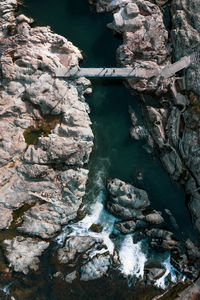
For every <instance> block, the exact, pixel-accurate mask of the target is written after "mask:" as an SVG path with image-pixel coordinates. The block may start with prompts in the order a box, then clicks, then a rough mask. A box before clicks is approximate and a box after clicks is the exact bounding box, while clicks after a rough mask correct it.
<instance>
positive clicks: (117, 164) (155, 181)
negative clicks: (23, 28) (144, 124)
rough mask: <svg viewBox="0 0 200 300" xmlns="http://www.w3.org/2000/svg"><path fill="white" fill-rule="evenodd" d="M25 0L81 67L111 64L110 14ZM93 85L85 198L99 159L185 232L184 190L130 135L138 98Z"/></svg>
mask: <svg viewBox="0 0 200 300" xmlns="http://www.w3.org/2000/svg"><path fill="white" fill-rule="evenodd" d="M24 4H25V5H26V8H25V9H24V11H25V13H26V14H27V15H29V16H31V17H33V18H34V19H35V25H49V26H51V28H52V29H53V30H54V31H55V32H56V33H58V34H61V35H63V36H65V37H66V38H67V39H69V40H70V41H72V42H73V43H74V44H75V45H76V46H78V47H79V48H80V49H81V50H82V52H83V56H84V60H83V62H82V65H83V66H115V65H116V61H115V51H116V48H117V46H118V45H119V44H120V42H121V41H120V40H119V39H117V38H116V37H114V36H113V34H112V32H111V30H109V29H107V28H106V24H107V23H109V22H111V16H110V15H109V14H96V12H95V10H94V7H92V6H89V5H88V2H87V0H76V1H75V0H74V1H72V0H59V1H57V2H55V1H53V0H43V1H40V0H25V1H24ZM92 85H93V94H92V96H89V97H88V98H87V101H88V103H89V105H90V108H91V115H90V117H91V119H92V122H93V126H92V128H93V132H94V134H95V151H94V153H93V155H92V157H91V162H90V165H89V168H90V181H89V185H88V197H86V200H87V199H89V198H90V194H91V193H90V192H91V189H92V185H93V181H92V180H93V178H94V174H95V173H96V172H97V171H98V168H99V161H102V159H103V160H104V162H105V163H104V168H105V169H106V174H107V176H108V177H118V178H120V179H122V180H125V181H128V182H131V183H133V184H136V185H137V186H139V187H142V188H144V189H146V191H147V192H148V194H149V197H150V200H151V203H152V207H153V208H156V209H160V210H163V209H164V208H169V209H170V210H171V211H172V212H173V214H174V216H175V218H176V220H177V222H178V224H179V226H180V228H181V232H182V233H183V236H190V235H191V233H192V232H193V229H192V226H191V221H190V216H189V213H188V211H187V209H186V207H185V204H184V202H185V194H184V191H183V189H182V188H181V187H180V186H177V185H175V184H174V183H172V181H171V180H170V178H169V177H168V175H167V173H166V172H165V170H164V169H163V168H162V166H161V163H160V161H159V160H158V159H157V158H155V157H152V156H151V155H149V154H147V153H146V152H145V150H144V149H143V148H142V144H143V143H142V142H138V141H134V140H132V139H131V138H130V136H129V128H130V119H129V115H128V106H129V105H131V106H132V107H133V108H134V110H135V111H136V112H137V114H138V116H139V118H140V108H139V105H138V100H137V98H136V97H133V96H131V95H130V93H129V91H128V90H127V89H126V88H125V87H124V86H123V83H122V82H121V81H116V80H106V81H105V80H95V81H92ZM101 165H102V162H101ZM138 170H140V171H141V172H142V173H143V175H144V181H143V182H138V181H137V179H136V173H137V171H138ZM93 192H94V191H93ZM92 195H93V193H92ZM90 201H92V199H90Z"/></svg>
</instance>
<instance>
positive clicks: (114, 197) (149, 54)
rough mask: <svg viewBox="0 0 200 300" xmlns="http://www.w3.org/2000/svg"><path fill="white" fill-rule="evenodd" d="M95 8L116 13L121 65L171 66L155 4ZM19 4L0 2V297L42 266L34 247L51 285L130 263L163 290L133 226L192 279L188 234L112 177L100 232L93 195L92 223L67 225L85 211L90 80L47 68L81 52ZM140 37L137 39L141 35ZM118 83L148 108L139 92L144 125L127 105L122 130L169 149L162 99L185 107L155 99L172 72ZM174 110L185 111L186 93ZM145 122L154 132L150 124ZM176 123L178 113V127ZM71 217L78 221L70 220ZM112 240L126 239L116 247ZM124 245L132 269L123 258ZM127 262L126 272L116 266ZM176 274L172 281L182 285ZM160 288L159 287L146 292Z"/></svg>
mask: <svg viewBox="0 0 200 300" xmlns="http://www.w3.org/2000/svg"><path fill="white" fill-rule="evenodd" d="M157 2H158V1H157ZM159 2H160V1H159ZM99 4H100V5H99ZM99 4H98V5H99V6H98V8H99V10H102V9H103V10H104V9H106V10H108V11H112V12H114V21H113V23H112V24H110V25H109V27H110V28H112V29H113V30H115V31H116V32H117V33H119V34H121V35H123V37H124V43H123V45H122V46H121V47H120V48H119V50H118V52H117V53H118V61H119V62H120V63H121V64H122V65H124V66H128V65H133V64H134V63H137V66H139V67H140V68H142V69H144V70H148V72H150V73H151V72H152V70H153V71H156V72H157V71H158V70H159V69H160V68H162V67H164V66H166V65H168V64H169V63H170V61H171V57H172V51H171V46H170V45H168V42H169V39H168V33H167V30H166V29H165V27H164V24H163V19H162V13H161V11H160V9H159V8H158V6H156V5H154V4H152V3H150V2H147V1H135V3H134V5H133V3H131V1H121V2H120V1H112V2H111V1H100V2H99ZM102 4H103V6H102ZM108 4H109V5H108ZM17 5H18V4H17V1H16V0H3V1H0V24H1V31H0V70H1V73H0V76H1V89H0V99H1V109H0V122H1V128H0V133H1V143H0V192H1V199H0V206H1V212H0V215H1V220H0V228H1V230H2V231H1V247H2V249H3V255H4V263H2V265H1V266H0V270H1V274H2V275H1V276H2V277H1V278H2V279H3V280H4V277H6V283H7V280H9V282H10V283H9V284H10V285H9V286H8V285H5V287H4V288H3V289H2V288H1V287H0V288H1V291H0V294H1V293H2V294H3V295H4V296H5V291H6V292H7V290H8V289H9V287H10V286H12V284H13V283H12V281H14V282H15V279H14V278H18V279H19V281H20V282H22V281H23V282H25V285H27V286H28V287H29V288H28V289H30V286H31V285H32V281H31V279H30V281H29V279H27V278H28V277H27V274H28V275H29V274H31V275H32V276H36V277H37V275H38V274H41V273H40V272H41V270H40V267H41V264H40V258H39V257H40V256H41V255H43V257H45V255H46V257H48V264H49V262H50V266H51V268H52V270H51V272H50V271H49V270H48V272H49V274H48V276H47V277H48V280H49V278H50V280H51V282H52V284H53V285H54V284H55V285H57V284H58V286H60V285H61V286H62V285H66V284H67V285H69V284H70V285H71V284H74V285H75V286H76V283H77V282H81V284H82V283H83V282H87V281H90V280H95V279H96V280H97V279H99V278H102V277H103V278H108V280H111V281H113V282H114V280H113V278H118V277H117V276H119V278H120V280H121V279H122V276H123V275H122V274H121V272H122V271H123V272H124V273H123V272H122V273H123V274H124V277H125V278H127V277H129V273H128V272H130V271H131V272H132V273H131V276H132V275H134V276H135V277H137V278H139V279H141V277H143V275H144V281H143V283H141V285H142V286H144V285H145V287H148V288H149V287H152V285H154V284H156V283H157V286H158V287H160V286H161V285H162V284H161V282H163V281H164V280H165V279H166V280H167V281H168V287H171V286H173V284H174V281H175V280H174V278H172V277H171V278H170V275H169V273H170V270H168V269H167V268H166V267H165V266H161V265H159V266H156V267H155V266H152V265H145V261H146V258H145V255H144V254H143V253H142V252H140V251H141V249H140V247H139V244H138V245H137V244H135V243H133V238H132V234H133V233H135V235H134V238H135V242H136V241H140V240H142V239H145V240H146V241H147V244H148V245H149V247H150V249H151V250H152V251H153V250H154V251H158V253H165V252H166V251H170V252H171V256H172V262H173V264H174V266H175V267H176V268H177V269H178V270H179V271H180V272H181V273H183V274H185V275H187V280H186V282H187V284H189V283H190V282H191V280H194V279H196V278H197V277H198V270H199V259H200V254H199V251H198V249H197V247H196V246H195V245H194V244H193V243H192V241H190V240H189V239H188V240H187V242H186V244H185V245H184V243H183V242H182V241H179V240H178V239H177V238H176V236H175V235H174V232H175V231H176V230H177V227H176V226H177V224H176V221H175V220H174V218H173V215H172V214H171V212H170V211H168V212H167V211H166V213H167V214H168V216H169V219H170V220H171V224H172V227H174V230H172V231H171V230H170V229H169V228H168V227H169V226H168V225H167V222H166V220H165V218H166V216H163V215H162V213H161V212H159V211H156V210H153V209H149V205H150V201H149V197H148V195H147V193H146V191H144V190H142V189H139V188H136V187H135V186H133V185H131V184H128V183H126V182H124V181H122V180H120V179H117V178H114V179H109V180H108V182H107V192H108V194H109V197H108V201H107V203H106V206H107V210H108V211H109V212H110V214H108V213H107V212H106V216H104V218H107V219H109V222H110V224H108V225H109V226H110V228H109V230H108V229H107V228H103V226H102V224H101V222H99V216H100V214H101V213H102V211H103V204H102V203H97V208H96V209H97V212H98V209H99V208H100V209H99V215H98V216H97V217H96V219H95V218H92V217H91V220H92V221H91V220H89V218H90V217H88V219H87V216H86V218H85V219H83V221H82V223H81V222H77V221H78V220H80V219H81V218H83V217H84V208H83V205H82V199H83V196H84V194H85V189H86V182H87V179H88V170H87V168H86V165H87V163H88V161H89V156H90V153H91V151H92V147H93V133H92V131H91V128H90V125H91V121H90V118H89V116H88V113H89V107H88V105H87V103H86V102H85V99H84V94H88V93H91V87H90V82H89V80H87V79H85V78H79V79H76V80H70V79H68V80H63V79H61V78H59V79H58V78H55V73H54V71H55V69H56V68H60V67H63V66H64V67H70V66H78V63H79V60H81V59H82V55H81V52H80V50H79V49H78V48H76V47H75V46H74V45H72V43H71V42H70V41H68V40H67V39H65V38H63V37H62V36H59V35H57V34H55V33H53V32H52V31H51V30H50V28H48V27H34V26H32V23H33V20H32V19H30V18H28V17H26V16H24V15H19V14H17V13H16V11H17ZM138 31H139V32H138ZM142 36H146V40H145V41H142V40H141V37H142ZM135 41H137V43H135ZM128 84H129V85H130V86H131V88H132V89H133V90H134V91H137V92H139V93H141V92H142V93H147V94H149V93H151V94H153V93H154V94H156V97H157V98H156V99H157V102H156V103H157V104H156V106H155V107H153V106H151V105H150V104H149V102H147V103H146V101H148V97H146V96H144V98H143V99H144V113H145V114H146V115H147V116H148V117H147V118H148V120H149V127H148V129H149V131H148V130H147V129H144V128H141V127H140V126H139V127H137V117H136V115H135V114H134V112H133V111H132V110H131V109H130V114H131V119H132V123H133V128H132V131H131V132H132V136H133V137H134V138H136V139H139V138H141V137H142V138H146V139H147V142H148V150H149V151H152V148H153V147H155V145H157V148H158V149H159V150H160V152H161V153H163V152H162V151H163V149H165V151H166V149H168V148H167V147H168V145H166V141H163V140H165V134H166V133H165V130H166V129H165V127H164V125H163V122H164V121H163V120H165V121H166V120H168V118H169V115H170V113H171V109H172V107H175V108H176V110H178V111H179V110H180V114H182V113H184V110H183V107H182V106H181V107H179V106H180V103H178V104H177V103H175V104H174V106H173V104H170V105H168V104H167V105H164V104H163V103H166V101H168V98H167V97H169V93H170V89H171V91H173V93H174V94H175V93H176V85H174V78H170V79H167V80H163V78H161V77H159V78H149V77H147V78H143V79H142V80H141V81H140V82H135V81H134V80H129V81H128ZM164 92H165V93H166V94H164V95H165V96H166V99H167V100H166V99H164V100H166V101H164V100H163V97H165V96H163V93H164ZM179 95H180V93H179ZM174 99H176V97H175V98H174ZM179 99H180V97H179ZM181 99H186V97H185V98H184V97H182V98H181ZM184 101H186V100H184ZM170 103H171V102H170ZM185 103H186V104H185ZM181 105H182V103H181ZM184 109H185V111H187V109H189V106H188V104H187V101H186V102H184ZM175 116H176V114H175ZM173 117H174V115H172V116H171V117H170V118H173ZM170 118H169V120H171V119H170ZM152 124H153V125H155V126H156V129H155V128H154V129H152V128H153V126H152ZM170 124H171V123H170ZM179 125H180V122H179V121H178V122H177V123H176V126H179ZM169 128H170V127H169ZM168 130H169V131H170V129H168ZM149 132H150V133H151V135H150V134H149ZM169 145H170V146H169V147H171V142H169ZM174 148H175V146H173V149H174ZM169 149H171V148H169ZM168 152H169V151H168ZM168 152H167V151H166V155H168ZM169 153H170V152H169ZM168 159H169V158H168ZM163 161H164V159H163ZM175 162H176V163H178V160H175ZM173 174H174V173H173ZM180 177H181V178H182V176H179V177H178V179H179V178H180ZM182 180H183V179H182ZM181 182H182V181H181ZM182 183H183V182H182ZM196 188H197V187H196ZM95 213H96V211H94V215H95ZM102 214H103V213H102ZM74 221H75V222H77V223H75V225H74V228H73V222H74ZM96 221H98V222H96ZM84 222H85V223H84ZM102 223H103V222H102ZM65 225H67V226H66V227H65V229H64V231H63V232H61V230H62V229H63V227H64V226H65ZM108 225H107V226H108ZM84 226H85V227H84ZM73 230H74V232H73ZM59 233H61V234H60V235H59ZM57 236H58V237H57ZM117 236H119V237H120V238H122V239H124V243H123V244H122V247H121V248H120V247H119V248H120V250H119V249H118V251H116V248H115V245H116V244H117V243H119V241H118V240H117V238H116V237H117ZM62 239H63V240H62ZM52 241H53V242H52ZM55 242H57V244H55ZM114 242H116V244H114ZM52 245H54V246H53V247H54V249H53V251H52V252H51V250H52ZM130 249H131V250H130ZM126 251H129V252H128V255H129V254H130V258H129V261H131V260H132V261H133V265H131V267H133V269H134V272H135V273H134V272H133V271H132V270H130V266H129V265H130V264H129V263H128V265H127V259H126V257H125V256H124V253H125V252H126ZM48 253H50V254H48ZM134 256H135V257H134ZM138 257H139V258H138ZM134 259H135V260H134ZM138 259H139V261H137V260H138ZM140 259H141V262H140ZM140 263H141V264H140ZM134 264H135V265H134ZM127 267H128V269H129V270H128V271H127V270H123V268H124V269H126V268H127ZM179 271H177V272H176V274H175V275H176V276H175V277H176V279H177V280H178V281H182V279H183V275H182V274H181V273H179ZM113 273H114V274H113ZM33 274H35V275H33ZM116 274H117V275H116ZM119 274H120V275H119ZM177 274H179V275H177ZM24 275H25V276H24ZM120 276H121V277H120ZM134 276H132V277H134ZM159 280H160V281H159ZM124 281H126V280H124ZM133 281H134V280H133ZM159 282H160V283H159ZM197 282H198V281H197ZM23 284H24V283H23ZM23 284H22V285H23ZM159 284H160V285H159ZM17 285H18V283H17V284H16V286H17ZM38 285H39V284H38ZM16 286H15V284H14V288H13V289H12V288H11V299H12V300H14V299H15V297H16V300H18V299H20V300H21V299H22V297H24V299H30V296H25V295H23V296H20V295H22V294H23V292H22V294H20V292H19V291H18V288H17V287H16ZM20 288H21V286H20ZM63 289H65V288H64V287H63ZM63 289H62V290H63ZM70 289H71V288H69V290H70ZM19 290H20V289H19ZM22 290H23V289H22ZM158 293H160V291H159V289H157V290H156V292H155V290H154V293H153V294H158ZM31 295H33V294H31ZM20 297H21V298H20ZM27 297H29V298H27ZM44 299H45V298H44ZM52 299H57V298H56V297H55V298H52ZM73 299H77V298H73Z"/></svg>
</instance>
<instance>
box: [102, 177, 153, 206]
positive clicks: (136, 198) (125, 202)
mask: <svg viewBox="0 0 200 300" xmlns="http://www.w3.org/2000/svg"><path fill="white" fill-rule="evenodd" d="M107 188H108V191H109V194H110V201H111V202H112V203H114V204H117V205H119V206H123V207H125V208H130V210H131V209H132V210H134V209H135V210H141V209H144V208H146V207H147V206H148V205H149V204H150V202H149V198H148V195H147V193H146V192H145V191H144V190H141V189H138V188H136V187H134V186H133V185H131V184H128V183H125V182H124V181H122V180H120V179H117V178H115V179H111V180H108V184H107Z"/></svg>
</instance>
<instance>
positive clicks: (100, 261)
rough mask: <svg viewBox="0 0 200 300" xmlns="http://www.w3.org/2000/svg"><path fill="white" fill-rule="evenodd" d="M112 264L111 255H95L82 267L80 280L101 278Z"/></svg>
mask: <svg viewBox="0 0 200 300" xmlns="http://www.w3.org/2000/svg"><path fill="white" fill-rule="evenodd" d="M109 266H110V255H109V254H108V255H105V254H104V255H99V256H95V257H94V258H93V259H92V260H91V261H89V262H88V263H86V264H85V265H83V266H82V267H81V269H80V273H81V277H80V280H83V281H88V280H94V279H98V278H101V277H102V276H103V275H105V274H106V273H107V271H108V269H109Z"/></svg>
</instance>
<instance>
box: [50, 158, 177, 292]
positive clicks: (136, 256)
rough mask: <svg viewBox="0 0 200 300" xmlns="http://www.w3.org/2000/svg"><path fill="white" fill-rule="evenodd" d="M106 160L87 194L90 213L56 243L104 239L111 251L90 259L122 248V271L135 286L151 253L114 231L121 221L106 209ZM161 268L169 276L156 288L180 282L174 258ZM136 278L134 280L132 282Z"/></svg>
mask: <svg viewBox="0 0 200 300" xmlns="http://www.w3.org/2000/svg"><path fill="white" fill-rule="evenodd" d="M106 162H107V161H105V159H102V160H100V161H99V163H100V165H99V169H98V171H97V172H96V174H95V176H94V177H93V180H92V189H91V190H90V191H89V193H88V194H87V197H88V199H86V203H88V207H86V209H87V211H88V214H87V215H86V216H85V217H84V218H83V219H82V220H81V221H79V222H77V223H74V224H70V225H67V226H65V227H64V228H63V231H62V233H61V234H60V235H59V236H58V237H57V238H56V242H57V243H58V244H60V245H63V244H64V242H65V239H66V238H67V237H69V236H88V235H89V236H92V237H96V238H97V239H101V240H103V242H104V244H105V245H106V246H107V249H105V248H103V249H101V250H99V249H97V247H94V248H93V249H90V250H89V251H88V255H89V257H90V258H92V257H94V256H95V255H96V254H102V253H104V252H106V251H109V253H110V254H111V255H112V254H113V253H114V249H115V247H116V248H117V249H118V253H119V259H120V262H121V266H120V268H119V269H120V271H121V272H122V273H123V275H124V276H125V277H126V278H127V279H128V282H129V284H132V283H133V280H135V278H141V279H142V278H143V277H144V267H145V263H146V261H147V254H148V253H147V251H146V252H145V253H144V250H143V248H144V247H143V245H144V243H143V242H138V243H137V244H135V243H133V238H132V235H130V234H128V235H125V236H123V235H121V234H120V233H119V232H118V231H116V230H115V228H114V223H115V222H116V221H117V220H119V219H117V218H115V217H114V216H112V215H111V214H109V213H108V212H107V211H106V210H105V209H104V203H105V201H106V197H107V192H106V188H105V179H106V177H107V174H106V168H105V163H106ZM92 224H100V225H101V227H102V231H101V232H99V233H98V232H93V231H91V230H89V229H90V227H91V225H92ZM113 232H115V233H117V235H118V237H117V238H116V239H115V241H112V240H111V239H110V234H111V233H113ZM115 243H116V245H115ZM161 265H163V266H164V267H165V270H166V271H165V274H164V275H163V276H162V277H161V278H160V279H158V280H156V281H155V286H157V287H159V288H162V289H166V287H167V281H168V279H167V277H168V275H169V274H171V281H172V282H176V281H177V274H179V275H181V274H180V273H179V272H178V271H177V270H176V269H175V268H174V267H173V266H172V265H171V263H170V256H168V257H167V259H165V260H164V261H163V262H161ZM132 279H133V280H132Z"/></svg>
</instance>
